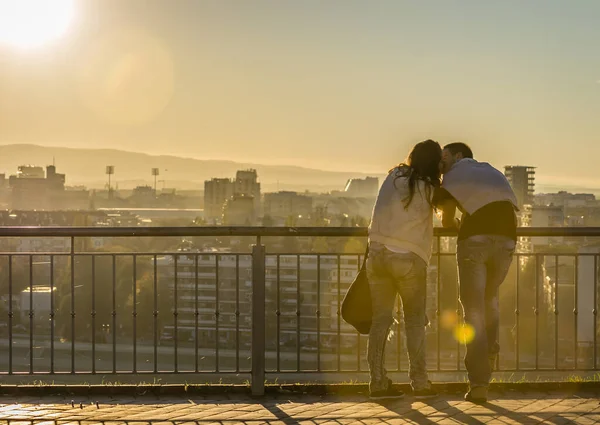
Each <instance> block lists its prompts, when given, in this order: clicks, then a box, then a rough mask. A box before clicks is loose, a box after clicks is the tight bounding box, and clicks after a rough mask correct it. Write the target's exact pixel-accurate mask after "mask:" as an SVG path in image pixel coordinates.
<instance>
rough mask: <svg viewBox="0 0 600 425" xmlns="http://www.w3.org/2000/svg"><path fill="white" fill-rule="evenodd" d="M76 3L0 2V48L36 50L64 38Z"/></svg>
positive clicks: (62, 0) (48, 0)
mask: <svg viewBox="0 0 600 425" xmlns="http://www.w3.org/2000/svg"><path fill="white" fill-rule="evenodd" d="M74 3H75V1H74V0H0V46H1V45H7V46H11V47H16V48H35V47H39V46H42V45H44V44H46V43H50V42H52V41H54V40H56V39H58V38H60V37H61V36H62V35H64V34H65V33H66V32H67V30H68V29H69V26H70V25H71V22H72V20H73V16H74V14H75V4H74Z"/></svg>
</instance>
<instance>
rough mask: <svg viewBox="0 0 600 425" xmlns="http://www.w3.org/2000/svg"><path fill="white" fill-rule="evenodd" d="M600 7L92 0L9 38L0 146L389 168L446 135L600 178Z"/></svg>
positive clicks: (582, 179) (576, 180)
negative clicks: (64, 21) (62, 19)
mask: <svg viewBox="0 0 600 425" xmlns="http://www.w3.org/2000/svg"><path fill="white" fill-rule="evenodd" d="M0 1H10V0H0ZM15 1H16V0H15ZM31 13H32V14H34V13H35V10H32V11H31ZM599 22H600V1H597V0H577V1H563V0H560V1H559V0H528V1H522V0H503V1H481V0H439V1H433V0H431V1H428V0H423V1H416V0H415V1H404V0H377V1H367V0H364V1H357V0H328V1H322V0H302V1H291V0H247V1H242V0H237V1H232V0H214V1H213V0H176V1H175V0H173V1H166V0H164V1H163V0H128V1H122V0H80V1H77V0H76V1H75V10H74V14H73V21H72V23H71V25H70V27H69V28H68V30H67V31H66V32H65V34H64V35H63V36H62V37H59V38H57V39H54V40H52V41H51V42H48V43H45V44H42V45H41V46H37V47H34V48H31V47H28V48H23V47H19V46H14V45H10V44H1V43H0V144H12V143H34V144H40V145H46V146H66V147H90V148H99V147H107V148H118V149H124V150H130V151H140V152H147V153H152V154H172V155H181V156H187V157H195V158H202V159H230V160H235V161H246V162H256V163H264V164H292V165H300V166H307V167H314V168H322V169H328V170H355V171H361V172H377V173H384V172H385V171H386V170H387V169H389V168H390V166H392V165H393V164H395V163H398V162H401V161H402V160H403V159H404V158H405V157H406V155H407V153H408V151H409V149H410V148H411V146H412V145H414V143H416V142H418V141H420V140H424V139H427V138H433V139H435V140H437V141H439V142H440V143H441V144H444V143H449V142H455V141H463V142H466V143H469V144H470V145H471V147H472V148H473V151H474V152H475V156H476V158H477V159H479V160H483V161H489V162H491V163H493V164H494V165H496V166H498V167H502V166H504V165H506V164H520V165H530V166H536V167H538V180H541V181H542V182H544V183H548V184H559V185H560V184H563V185H566V186H568V185H579V186H588V187H600V179H599V178H598V176H597V172H596V169H597V167H596V165H597V161H598V158H599V157H600V44H599V43H600V25H599V24H598V23H599Z"/></svg>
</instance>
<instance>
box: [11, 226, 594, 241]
mask: <svg viewBox="0 0 600 425" xmlns="http://www.w3.org/2000/svg"><path fill="white" fill-rule="evenodd" d="M434 235H435V236H456V230H455V229H445V228H441V227H436V228H434ZM517 235H518V236H521V237H560V236H572V237H577V236H589V237H593V236H596V237H600V227H521V228H519V229H517ZM11 236H12V237H65V238H66V237H161V236H162V237H170V236H173V237H180V236H261V237H274V236H275V237H277V236H325V237H352V236H357V237H358V236H367V228H366V227H258V226H246V227H234V226H213V227H200V226H197V227H196V226H194V227H74V226H72V227H66V226H63V227H46V226H14V227H13V226H5V227H0V237H11Z"/></svg>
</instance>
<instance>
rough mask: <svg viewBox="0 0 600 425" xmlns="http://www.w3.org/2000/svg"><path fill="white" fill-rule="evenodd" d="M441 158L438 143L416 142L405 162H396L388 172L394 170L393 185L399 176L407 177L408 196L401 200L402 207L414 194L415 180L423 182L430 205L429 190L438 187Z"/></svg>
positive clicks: (406, 206)
mask: <svg viewBox="0 0 600 425" xmlns="http://www.w3.org/2000/svg"><path fill="white" fill-rule="evenodd" d="M441 160H442V148H441V146H440V144H439V143H438V142H436V141H433V140H425V141H424V142H420V143H417V144H416V145H415V147H414V148H413V149H412V151H411V152H410V154H408V158H407V160H406V163H401V164H398V165H397V166H396V167H395V168H392V169H391V170H390V172H392V171H394V170H395V171H396V175H395V179H394V186H395V185H396V180H397V179H399V178H400V177H407V178H408V196H406V198H404V199H403V200H402V201H403V202H404V209H408V206H409V205H410V203H411V202H412V200H413V197H414V196H415V187H416V186H417V181H419V180H421V181H424V182H425V188H426V189H425V190H426V191H427V192H426V198H427V199H428V201H429V203H430V205H431V194H432V193H431V191H432V189H433V188H435V187H440V176H441V173H440V161H441ZM417 189H418V186H417Z"/></svg>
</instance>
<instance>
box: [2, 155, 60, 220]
mask: <svg viewBox="0 0 600 425" xmlns="http://www.w3.org/2000/svg"><path fill="white" fill-rule="evenodd" d="M9 186H10V189H11V208H12V209H20V210H56V209H61V207H62V206H63V205H62V203H63V198H64V192H65V175H64V174H58V173H57V172H56V167H55V166H54V165H49V166H48V167H46V173H45V175H44V169H43V168H42V167H37V166H31V165H22V166H20V167H19V168H18V171H17V174H16V175H12V176H10V178H9Z"/></svg>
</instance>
